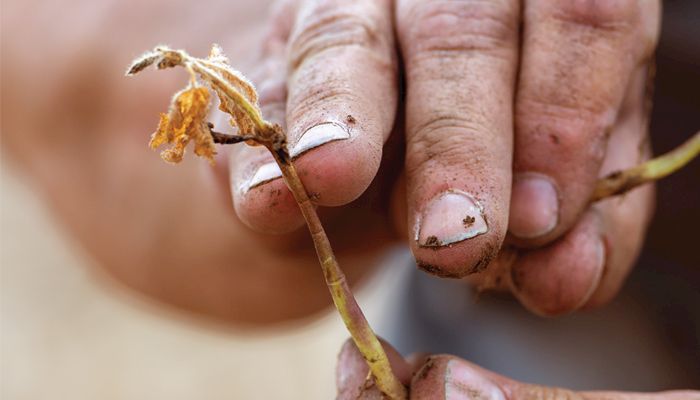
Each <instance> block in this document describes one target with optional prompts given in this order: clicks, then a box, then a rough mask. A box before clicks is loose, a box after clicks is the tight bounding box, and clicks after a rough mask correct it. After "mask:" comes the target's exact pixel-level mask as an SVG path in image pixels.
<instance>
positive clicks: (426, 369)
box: [416, 357, 435, 380]
mask: <svg viewBox="0 0 700 400" xmlns="http://www.w3.org/2000/svg"><path fill="white" fill-rule="evenodd" d="M434 367H435V361H433V358H432V357H428V360H427V361H426V362H425V364H423V367H422V368H421V369H419V370H418V372H416V380H422V379H425V378H427V377H428V375H430V371H432V369H433V368H434Z"/></svg>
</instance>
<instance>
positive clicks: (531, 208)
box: [508, 174, 559, 239]
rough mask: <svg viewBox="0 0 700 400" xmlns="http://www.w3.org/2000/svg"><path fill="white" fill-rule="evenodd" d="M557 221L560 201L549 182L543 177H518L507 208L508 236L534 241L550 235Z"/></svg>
mask: <svg viewBox="0 0 700 400" xmlns="http://www.w3.org/2000/svg"><path fill="white" fill-rule="evenodd" d="M558 220H559V198H558V196H557V190H556V189H555V187H554V185H553V184H552V182H551V181H550V180H549V179H547V178H545V177H544V176H542V175H536V174H522V175H519V176H517V177H516V178H515V182H514V184H513V196H512V202H511V206H510V222H509V223H508V225H509V230H510V233H512V234H513V235H514V236H516V237H519V238H523V239H531V238H536V237H539V236H542V235H545V234H547V233H549V232H551V231H552V229H554V227H555V226H556V225H557V222H558Z"/></svg>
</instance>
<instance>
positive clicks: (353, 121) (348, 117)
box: [345, 114, 357, 125]
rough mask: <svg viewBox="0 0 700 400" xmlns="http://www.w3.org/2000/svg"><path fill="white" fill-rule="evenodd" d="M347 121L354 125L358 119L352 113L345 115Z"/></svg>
mask: <svg viewBox="0 0 700 400" xmlns="http://www.w3.org/2000/svg"><path fill="white" fill-rule="evenodd" d="M345 122H347V123H348V124H350V125H354V124H355V123H357V120H356V119H355V117H353V116H352V115H350V114H348V116H347V117H345Z"/></svg>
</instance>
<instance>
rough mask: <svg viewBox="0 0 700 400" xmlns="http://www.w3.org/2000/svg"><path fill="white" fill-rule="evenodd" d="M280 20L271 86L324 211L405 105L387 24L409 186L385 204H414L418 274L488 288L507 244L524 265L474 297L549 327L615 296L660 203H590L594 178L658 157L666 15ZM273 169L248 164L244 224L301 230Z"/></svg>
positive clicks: (526, 9)
mask: <svg viewBox="0 0 700 400" xmlns="http://www.w3.org/2000/svg"><path fill="white" fill-rule="evenodd" d="M282 4H283V6H282V7H281V8H280V9H281V10H282V11H281V12H278V13H277V16H276V17H275V18H273V24H272V26H274V27H277V29H276V30H274V31H273V34H272V35H270V37H269V40H268V44H269V45H268V46H267V48H266V52H265V55H264V58H265V60H267V61H266V65H267V68H265V70H264V71H265V72H264V73H262V74H261V75H265V76H264V77H263V78H262V80H260V82H262V84H261V85H260V87H261V89H262V91H263V100H264V103H266V104H267V107H268V110H276V115H279V118H278V120H279V121H286V123H287V131H288V133H289V136H290V143H291V145H292V148H293V149H296V153H295V154H296V155H297V164H298V166H299V169H300V171H301V172H302V176H303V180H304V183H305V184H306V186H307V188H308V190H309V191H310V192H311V193H312V194H313V195H314V196H315V198H316V201H317V203H318V204H319V205H322V206H338V205H343V204H347V203H349V202H350V201H352V200H353V199H355V198H356V197H357V196H359V195H360V194H361V193H362V192H363V190H364V189H365V188H366V187H367V186H368V185H369V183H370V182H371V181H372V179H373V178H374V176H375V174H376V172H377V168H378V166H379V158H380V157H381V148H382V144H383V143H384V142H385V141H386V140H387V138H388V137H389V134H390V132H391V126H392V123H393V120H394V109H395V108H396V98H397V96H398V91H397V86H396V84H395V82H396V80H397V73H396V69H397V67H398V65H397V58H396V57H395V55H394V54H393V50H392V38H391V29H390V28H389V27H390V24H391V15H392V14H393V15H395V16H396V18H395V19H396V27H395V28H396V34H397V40H396V41H397V45H398V46H399V47H400V50H401V54H402V57H403V65H404V68H405V80H406V98H405V105H404V108H405V115H406V120H405V132H402V133H405V141H406V150H405V153H406V154H405V158H406V161H405V171H404V179H403V180H402V181H403V182H405V187H404V188H399V189H398V190H391V189H387V188H384V189H385V190H389V191H393V192H394V193H395V197H397V199H396V201H395V203H396V204H402V203H403V204H405V207H404V208H405V209H406V210H405V211H404V212H405V213H406V217H405V219H404V221H406V222H403V221H400V222H399V225H403V226H404V227H403V230H404V231H405V232H406V233H407V236H408V242H409V243H410V245H411V248H412V250H413V253H414V255H415V256H416V259H417V261H418V265H419V267H421V268H423V269H424V270H426V271H428V272H430V273H434V274H437V275H440V276H444V277H463V276H465V275H469V274H474V273H477V272H482V271H484V270H486V269H487V266H488V265H489V264H490V263H491V261H492V260H494V258H496V256H497V254H498V252H499V249H500V248H501V244H502V243H503V241H504V239H505V238H506V234H507V232H509V235H508V238H507V239H506V241H507V242H506V243H507V244H508V245H509V246H517V247H518V248H519V249H520V250H519V251H518V253H519V256H518V258H517V259H516V260H515V261H514V262H513V260H512V259H508V260H507V261H508V262H507V264H508V265H507V267H506V268H505V270H498V271H495V272H497V273H498V276H496V277H494V270H495V268H494V266H493V264H492V266H491V267H489V268H488V269H489V270H491V271H487V272H486V273H482V274H477V275H475V278H474V280H476V281H477V284H479V285H482V286H484V285H486V286H489V285H490V286H501V287H505V288H507V289H509V290H511V291H512V292H513V293H514V294H515V295H516V297H517V298H518V299H520V301H521V302H522V303H523V304H524V305H525V306H527V307H528V308H530V309H531V310H533V311H535V312H537V313H540V314H545V315H557V314H562V313H566V312H570V311H573V310H576V309H579V308H582V307H592V306H596V305H600V304H603V303H605V302H606V301H608V300H610V299H611V298H612V297H613V295H614V294H615V293H616V292H617V290H618V289H619V287H620V285H621V284H622V282H623V280H624V278H625V276H626V275H627V273H628V272H629V269H630V267H631V265H632V263H633V262H634V259H635V258H636V255H637V253H638V251H639V249H640V247H641V244H642V240H643V236H644V231H645V228H646V225H647V222H648V220H649V217H650V214H651V209H652V203H653V201H652V189H651V188H650V187H644V188H641V189H637V190H635V191H634V192H632V193H630V194H628V195H627V196H625V197H623V198H621V199H614V200H608V201H604V202H601V203H599V204H596V205H593V206H591V205H590V203H589V199H590V195H591V193H592V191H593V187H594V185H595V182H596V180H597V179H598V177H600V176H602V175H604V174H606V173H607V172H611V171H613V170H615V169H619V168H626V167H630V166H633V165H636V164H638V163H639V162H641V161H643V160H644V159H645V158H647V157H648V156H649V148H648V143H647V139H646V122H647V121H646V117H647V116H646V111H647V104H646V102H647V101H646V96H645V91H646V90H647V89H646V88H647V83H648V80H647V76H648V75H649V67H648V60H649V59H650V57H651V55H652V53H653V49H654V47H655V44H656V40H657V36H658V23H659V13H660V11H659V8H660V5H659V2H658V1H652V0H649V1H615V2H593V1H577V2H557V1H544V0H530V1H526V2H523V3H522V4H523V5H522V9H521V8H520V4H521V2H518V1H512V0H509V1H499V2H473V1H460V2H442V1H417V0H400V1H397V2H395V9H394V10H391V8H390V7H391V6H392V3H391V2H389V1H370V0H366V1H356V2H353V3H352V6H349V5H347V4H346V2H340V1H337V0H325V1H321V2H315V1H314V2H312V1H302V0H299V1H286V2H282ZM520 21H522V23H523V27H524V28H523V30H522V35H520V34H519V23H520ZM268 113H273V112H272V111H268ZM386 149H390V147H388V146H387V147H386ZM293 151H294V150H293ZM270 162H271V158H270V157H269V156H268V155H266V154H265V152H264V151H262V150H257V149H248V148H242V149H240V150H238V151H237V152H236V155H235V159H234V161H233V162H232V163H231V176H232V191H233V193H234V203H235V206H236V211H237V213H238V215H239V216H240V217H241V219H242V220H243V221H244V222H245V223H246V224H248V225H249V226H251V227H253V228H255V229H258V230H261V231H272V230H276V231H279V230H282V231H288V230H292V229H294V228H296V227H298V226H300V225H301V224H302V220H301V216H300V215H299V213H298V212H297V211H296V207H295V206H294V204H293V201H292V199H291V196H290V195H289V193H288V192H287V190H286V188H285V186H284V183H283V182H282V181H281V180H279V179H276V180H275V179H274V178H275V177H279V173H278V172H275V168H274V165H271V164H270ZM251 165H254V166H255V167H253V168H251V167H250V166H251ZM511 189H512V190H511ZM280 192H281V193H284V195H283V196H281V197H279V196H273V197H271V196H270V194H271V193H280ZM396 214H401V213H400V212H397V213H396ZM400 219H401V218H400ZM508 254H509V253H504V254H502V256H504V257H505V256H507V255H508ZM502 258H503V257H502ZM485 281H493V282H487V283H486V284H485V283H484V282H485Z"/></svg>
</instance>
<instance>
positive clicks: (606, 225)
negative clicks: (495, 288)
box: [511, 68, 653, 316]
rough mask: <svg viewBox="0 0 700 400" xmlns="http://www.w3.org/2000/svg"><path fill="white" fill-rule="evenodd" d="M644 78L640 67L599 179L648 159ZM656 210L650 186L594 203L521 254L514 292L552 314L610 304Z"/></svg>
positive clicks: (513, 274)
mask: <svg viewBox="0 0 700 400" xmlns="http://www.w3.org/2000/svg"><path fill="white" fill-rule="evenodd" d="M645 75H646V73H645V69H644V68H642V69H640V70H639V71H638V73H637V74H636V76H635V78H634V79H633V80H632V81H633V85H632V87H633V88H634V89H633V90H630V92H629V93H628V95H627V100H626V101H625V104H624V105H623V107H622V111H621V116H620V118H619V120H618V123H617V124H616V126H615V128H614V129H613V131H612V136H611V138H610V146H609V147H608V154H607V156H606V159H605V161H604V164H603V168H602V171H601V174H602V175H601V176H603V175H606V174H607V173H610V172H612V171H614V170H619V169H624V168H629V167H632V166H634V165H637V164H639V163H641V162H642V161H643V160H644V159H646V158H647V157H648V151H647V150H646V149H644V148H645V146H644V144H645V143H646V129H647V127H646V110H645V108H646V106H645V104H644V97H645V96H644V87H645V80H646V77H645ZM640 148H641V149H643V150H642V152H641V153H640ZM652 208H653V189H652V187H651V186H643V187H640V188H638V189H635V190H633V191H631V192H629V193H627V194H626V195H625V196H622V197H618V198H612V199H609V200H604V201H602V202H599V203H597V204H595V205H593V206H592V207H591V208H590V209H589V211H588V212H587V213H586V214H584V216H583V217H582V218H581V220H580V221H579V222H578V223H577V224H576V225H575V226H574V228H573V229H572V230H571V231H569V232H568V233H567V234H565V235H564V236H563V237H562V238H561V239H559V240H557V241H555V242H553V243H552V244H550V245H549V246H546V247H544V248H541V249H537V250H532V251H529V252H525V253H523V255H521V257H520V258H519V259H518V260H517V261H516V262H515V264H514V265H513V267H512V270H511V278H512V291H513V293H514V294H515V296H516V297H517V298H518V299H519V300H520V302H521V303H523V304H524V305H525V306H526V307H527V308H528V309H530V310H532V311H533V312H535V313H537V314H540V315H548V316H553V315H560V314H565V313H569V312H571V311H574V310H577V309H579V308H582V307H591V306H595V305H600V304H603V303H605V302H607V301H609V300H610V299H611V298H612V297H613V296H614V295H615V294H616V293H617V291H618V290H619V289H620V286H621V285H622V283H623V282H624V279H625V277H626V276H627V274H628V273H629V271H630V269H631V267H632V265H633V263H634V260H635V259H636V257H637V255H638V253H639V250H640V249H641V246H642V244H643V239H644V232H645V231H646V227H647V225H648V222H649V220H650V217H651V210H652Z"/></svg>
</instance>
